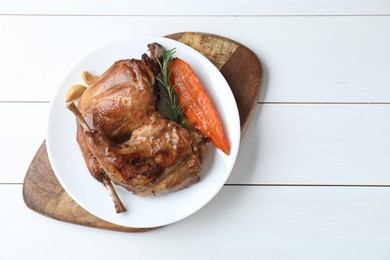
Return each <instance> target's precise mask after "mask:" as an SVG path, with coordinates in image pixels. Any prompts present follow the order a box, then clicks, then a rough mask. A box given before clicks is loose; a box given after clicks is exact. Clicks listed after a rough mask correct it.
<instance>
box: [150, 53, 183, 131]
mask: <svg viewBox="0 0 390 260" xmlns="http://www.w3.org/2000/svg"><path fill="white" fill-rule="evenodd" d="M175 52H176V49H171V50H168V51H165V50H164V53H163V57H162V61H159V60H157V63H158V65H159V67H160V70H161V72H160V74H159V75H158V76H156V79H157V81H158V82H159V83H160V84H161V85H162V86H163V88H164V89H165V90H166V92H167V94H166V95H164V99H165V103H166V105H167V107H168V111H169V115H170V119H171V120H173V121H175V122H176V123H178V124H180V125H182V126H183V127H186V126H187V124H186V123H185V122H184V112H183V110H184V107H185V104H181V105H180V104H179V96H178V94H177V93H176V92H175V88H176V86H177V85H176V84H175V85H173V86H172V85H171V84H170V82H169V78H170V75H171V71H168V62H169V61H170V60H171V59H172V58H173V55H174V54H175Z"/></svg>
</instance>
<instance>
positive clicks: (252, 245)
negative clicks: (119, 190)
mask: <svg viewBox="0 0 390 260" xmlns="http://www.w3.org/2000/svg"><path fill="white" fill-rule="evenodd" d="M108 2H109V3H108ZM131 2H133V3H131ZM105 3H106V4H104V5H103V1H89V0H82V1H76V0H72V1H69V0H68V1H63V2H61V1H49V0H35V1H28V0H15V1H2V2H0V28H1V30H0V32H1V41H0V47H1V48H0V71H1V72H0V75H1V84H0V116H1V119H2V120H1V122H2V123H1V128H0V129H1V135H0V143H1V149H0V158H1V165H2V170H1V172H0V209H1V213H0V220H1V221H0V259H108V258H110V259H136V258H137V259H354V260H356V259H370V260H372V259H375V260H376V259H390V1H388V0H376V1H370V0H356V1H351V0H340V1H325V0H314V1H299V0H294V1H287V0H278V1H267V0H261V1H249V0H242V1H230V0H229V1H210V0H191V1H178V0H166V1H143V2H141V1H125V0H122V1H105ZM182 31H200V32H208V33H213V34H218V35H222V36H225V37H228V38H231V39H233V40H236V41H238V42H241V43H242V44H244V45H246V46H247V47H249V48H250V49H252V50H253V51H254V52H255V53H256V54H257V55H258V57H259V58H260V59H261V61H262V63H263V66H264V69H265V73H266V77H265V82H264V86H265V88H264V91H263V93H262V95H261V97H260V98H259V102H258V106H257V109H256V112H255V114H254V117H253V121H252V122H251V124H250V126H249V129H248V131H247V133H246V135H245V136H244V138H243V140H242V143H241V148H240V152H239V156H238V159H237V162H236V165H235V167H234V169H233V172H232V174H231V177H230V178H229V180H228V182H227V183H226V185H225V186H224V187H223V188H222V190H221V191H220V193H218V195H217V196H216V197H215V198H214V199H213V200H212V201H211V202H210V203H209V204H208V205H207V206H206V207H204V208H203V209H201V210H200V211H199V212H197V213H196V214H194V215H192V216H191V217H189V218H187V219H185V220H183V221H180V222H178V223H175V224H173V225H170V226H167V227H164V228H161V229H158V230H155V231H152V232H146V233H121V232H113V231H106V230H99V229H93V228H87V227H83V226H78V225H72V224H67V223H63V222H59V221H56V220H53V219H50V218H46V217H44V216H42V215H39V214H36V213H35V212H33V211H31V210H29V209H28V208H27V207H26V206H25V205H24V203H23V199H22V182H23V178H24V174H25V172H26V170H27V167H28V165H29V163H30V162H31V160H32V158H33V156H34V154H35V152H36V150H37V149H38V147H39V145H40V144H41V143H42V141H43V140H44V139H45V134H46V121H47V114H48V110H49V100H50V99H51V97H52V95H53V94H54V92H55V90H56V88H57V86H58V84H59V83H60V82H61V80H62V79H63V77H64V75H65V73H67V71H68V70H69V69H70V68H71V67H72V66H73V65H74V64H75V63H76V62H77V61H78V60H79V59H80V58H81V57H83V56H84V55H85V54H87V53H89V52H90V51H91V50H93V49H96V48H97V47H100V46H102V45H104V44H106V43H109V42H112V41H114V40H119V39H122V38H124V37H128V36H133V35H155V36H163V35H167V34H171V33H175V32H182Z"/></svg>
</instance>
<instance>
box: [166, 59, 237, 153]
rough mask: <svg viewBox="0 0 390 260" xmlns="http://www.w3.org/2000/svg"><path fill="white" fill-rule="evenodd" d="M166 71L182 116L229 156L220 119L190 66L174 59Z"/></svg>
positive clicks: (227, 143) (228, 148)
mask: <svg viewBox="0 0 390 260" xmlns="http://www.w3.org/2000/svg"><path fill="white" fill-rule="evenodd" d="M168 70H169V71H170V82H171V85H172V86H175V87H174V89H175V92H176V93H177V94H178V96H179V104H183V107H184V114H185V115H186V116H187V117H188V119H189V120H190V121H191V122H192V123H193V125H194V126H195V127H196V128H197V129H199V131H201V132H202V133H203V134H204V135H205V136H207V137H208V138H209V139H210V141H211V142H212V143H213V144H214V145H215V146H216V147H218V148H219V149H221V150H222V151H223V152H224V153H225V154H227V155H229V154H230V144H229V141H228V139H227V137H226V135H225V132H224V130H223V125H222V122H221V119H220V117H219V115H218V113H217V111H216V110H215V108H214V106H213V103H212V101H211V99H210V97H209V95H208V94H207V92H206V90H205V89H204V87H203V85H202V84H201V82H200V81H199V79H198V77H197V76H196V74H195V73H194V71H193V70H192V68H191V66H190V65H189V64H188V63H187V62H185V61H183V60H181V59H179V58H175V59H172V60H171V61H170V62H169V63H168Z"/></svg>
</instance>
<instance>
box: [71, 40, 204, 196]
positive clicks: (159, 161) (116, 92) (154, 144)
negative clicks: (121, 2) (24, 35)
mask: <svg viewBox="0 0 390 260" xmlns="http://www.w3.org/2000/svg"><path fill="white" fill-rule="evenodd" d="M149 48H150V50H151V57H150V58H149V57H148V56H147V55H143V56H142V60H134V59H132V60H121V61H117V62H115V63H114V64H113V65H112V66H111V67H110V68H109V69H108V70H107V71H106V72H105V73H104V74H103V75H102V76H101V77H100V78H99V79H98V80H97V81H96V82H95V83H94V84H93V85H91V86H90V87H89V88H88V89H87V90H86V91H85V92H84V94H83V96H82V97H81V98H80V101H79V103H78V108H79V110H80V112H81V114H82V115H83V117H84V118H85V120H86V121H87V123H88V125H89V126H90V127H91V129H92V131H91V132H88V131H84V130H83V129H82V128H81V127H80V126H78V131H77V140H78V142H79V144H80V147H81V151H82V153H83V156H84V159H85V161H86V164H87V167H88V169H89V171H90V173H91V175H92V176H93V177H95V178H96V179H97V180H98V181H101V182H102V180H103V179H105V178H109V179H111V180H112V181H113V182H114V183H116V184H118V185H121V186H123V187H125V188H126V189H128V190H129V191H132V192H134V193H135V194H138V195H140V196H149V195H157V194H163V193H167V192H171V191H176V190H179V189H183V188H186V187H188V186H189V185H191V184H193V183H195V182H197V181H198V180H199V178H200V167H201V161H202V157H203V155H204V153H205V138H204V137H203V136H202V135H200V134H199V133H198V132H196V130H191V131H188V130H186V129H184V128H183V127H181V126H179V125H178V124H176V123H174V122H172V121H170V120H167V119H165V118H164V117H163V116H162V115H161V114H160V113H159V112H157V111H156V94H155V93H156V91H155V85H156V84H155V80H154V75H155V73H157V72H158V69H157V67H156V64H155V59H156V56H158V54H159V46H158V45H151V46H149Z"/></svg>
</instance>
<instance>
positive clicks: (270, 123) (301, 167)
mask: <svg viewBox="0 0 390 260" xmlns="http://www.w3.org/2000/svg"><path fill="white" fill-rule="evenodd" d="M48 109H49V104H12V103H11V104H4V103H3V104H0V116H1V118H3V119H4V121H3V122H7V123H4V124H2V127H1V128H2V135H1V136H0V142H1V143H2V149H1V150H0V157H1V158H3V160H2V171H1V173H0V183H7V182H11V183H21V182H22V181H23V178H24V175H25V173H26V170H27V167H28V165H29V163H30V162H31V160H32V158H33V156H34V154H35V152H36V151H37V149H38V147H39V145H40V144H41V142H42V141H43V139H44V138H45V135H46V132H45V131H46V119H47V117H46V115H47V113H48ZM11 112H12V113H11ZM389 114H390V105H280V104H279V105H272V104H271V105H270V104H267V105H259V107H258V110H257V111H256V113H255V115H254V117H253V121H252V123H251V125H250V127H249V129H248V132H247V133H246V135H245V136H244V138H243V140H242V143H241V148H240V151H239V155H238V159H237V163H236V165H235V167H234V169H233V172H232V175H231V177H230V178H229V180H228V183H229V184H342V185H364V184H366V185H383V184H387V185H390V175H389V172H390V160H389V156H390V134H389V133H390V119H389Z"/></svg>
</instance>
